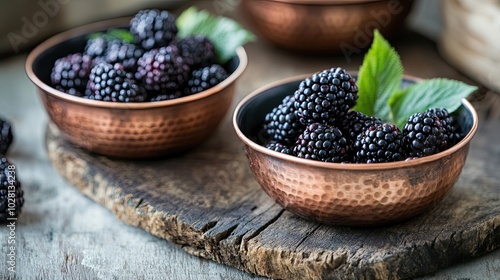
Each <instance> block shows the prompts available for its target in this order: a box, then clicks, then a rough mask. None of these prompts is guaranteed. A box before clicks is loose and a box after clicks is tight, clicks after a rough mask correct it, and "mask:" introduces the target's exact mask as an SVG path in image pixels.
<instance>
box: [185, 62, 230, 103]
mask: <svg viewBox="0 0 500 280" xmlns="http://www.w3.org/2000/svg"><path fill="white" fill-rule="evenodd" d="M227 77H228V74H227V72H226V69H224V67H222V66H220V65H219V64H212V65H211V66H206V67H203V68H200V69H196V70H194V71H193V72H191V78H189V80H188V81H187V85H186V88H185V91H184V93H185V94H186V95H190V94H194V93H198V92H201V91H204V90H207V89H209V88H211V87H214V86H216V85H218V84H219V83H220V82H222V81H224V80H225V79H226V78H227Z"/></svg>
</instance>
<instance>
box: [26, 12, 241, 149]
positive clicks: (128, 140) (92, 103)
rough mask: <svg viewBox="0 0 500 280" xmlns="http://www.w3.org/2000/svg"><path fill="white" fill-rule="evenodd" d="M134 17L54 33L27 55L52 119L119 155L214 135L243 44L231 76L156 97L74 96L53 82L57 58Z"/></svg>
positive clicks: (77, 139)
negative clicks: (190, 92) (193, 89)
mask: <svg viewBox="0 0 500 280" xmlns="http://www.w3.org/2000/svg"><path fill="white" fill-rule="evenodd" d="M129 22H130V18H120V19H114V20H108V21H102V22H97V23H93V24H89V25H85V26H82V27H79V28H76V29H72V30H69V31H66V32H63V33H61V34H59V35H56V36H54V37H52V38H50V39H48V40H47V41H45V42H43V43H42V44H40V45H38V46H37V47H36V48H35V49H34V50H33V51H32V52H31V53H30V54H29V56H28V58H27V61H26V72H27V74H28V77H29V78H30V79H31V80H32V82H33V83H34V84H35V86H36V89H37V91H38V93H39V96H40V98H41V100H42V102H43V105H44V107H45V109H46V111H47V113H48V115H49V117H50V120H51V121H52V122H53V123H54V124H55V125H56V126H57V128H58V129H59V130H60V131H61V134H62V135H63V137H64V138H65V139H67V140H68V141H69V142H71V143H73V144H75V145H76V146H79V147H82V148H84V149H86V150H88V151H90V152H93V153H97V154H101V155H105V156H110V157H118V158H150V157H159V156H164V155H168V154H172V153H178V152H182V151H185V150H188V149H191V148H193V147H196V146H198V145H199V144H200V143H201V142H203V141H205V140H206V139H207V138H208V137H210V136H211V135H212V134H213V133H214V132H215V131H216V129H217V127H218V125H219V123H220V122H221V121H222V119H223V118H224V117H225V115H226V114H227V111H228V110H229V108H230V105H231V103H232V100H233V97H234V94H235V83H236V80H237V79H238V78H239V77H240V76H241V74H242V73H243V71H244V69H245V68H246V66H247V55H246V52H245V50H244V49H243V47H240V48H239V49H238V50H237V54H236V55H235V56H234V57H233V58H232V59H231V60H230V61H229V62H227V63H226V64H225V65H223V66H224V68H225V69H226V70H227V71H228V73H229V77H228V78H227V79H226V80H224V81H222V82H221V83H220V84H218V85H216V86H215V87H212V88H210V89H208V90H205V91H202V92H199V93H196V94H193V95H189V96H184V97H180V98H176V99H171V100H165V101H157V102H137V103H119V102H106V101H97V100H89V99H85V98H82V97H76V96H72V95H69V94H66V93H64V92H61V91H59V90H56V89H55V88H53V87H52V86H51V79H50V73H51V71H52V66H53V65H54V62H55V61H56V60H57V59H58V58H60V57H64V56H66V55H68V54H72V53H77V52H82V51H83V49H84V47H85V43H86V40H87V38H88V35H89V34H92V33H95V32H102V31H106V30H108V29H110V28H126V26H128V24H129Z"/></svg>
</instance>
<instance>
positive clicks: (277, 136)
mask: <svg viewBox="0 0 500 280" xmlns="http://www.w3.org/2000/svg"><path fill="white" fill-rule="evenodd" d="M294 102H295V99H294V97H293V95H289V96H286V97H285V98H284V99H283V100H282V101H281V104H279V105H278V106H277V107H275V108H273V110H272V111H271V112H270V113H268V114H267V115H266V117H265V119H264V126H263V127H264V130H265V131H266V134H267V135H268V136H269V137H270V138H271V140H275V141H279V142H281V143H284V144H286V145H293V144H295V141H296V140H297V137H298V136H299V135H300V134H301V133H302V132H303V131H304V125H302V124H301V123H300V122H299V119H298V118H297V116H295V107H294V106H293V103H294Z"/></svg>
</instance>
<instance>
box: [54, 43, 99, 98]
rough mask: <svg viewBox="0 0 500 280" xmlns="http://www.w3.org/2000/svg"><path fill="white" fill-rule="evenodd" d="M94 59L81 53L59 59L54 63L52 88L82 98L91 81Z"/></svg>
mask: <svg viewBox="0 0 500 280" xmlns="http://www.w3.org/2000/svg"><path fill="white" fill-rule="evenodd" d="M91 68H92V59H91V58H90V56H87V55H83V54H81V53H75V54H70V55H67V56H65V57H62V58H59V59H57V60H56V62H55V63H54V67H53V68H52V72H51V74H50V79H51V81H52V86H53V87H55V88H56V89H57V90H60V91H63V92H65V93H68V94H71V95H75V96H82V95H83V93H84V92H85V87H86V86H87V82H88V80H89V74H90V69H91Z"/></svg>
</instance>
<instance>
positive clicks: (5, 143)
mask: <svg viewBox="0 0 500 280" xmlns="http://www.w3.org/2000/svg"><path fill="white" fill-rule="evenodd" d="M12 140H13V137H12V128H11V125H10V124H9V122H7V121H4V120H2V119H0V155H5V154H6V153H7V150H8V149H9V147H10V144H12Z"/></svg>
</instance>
